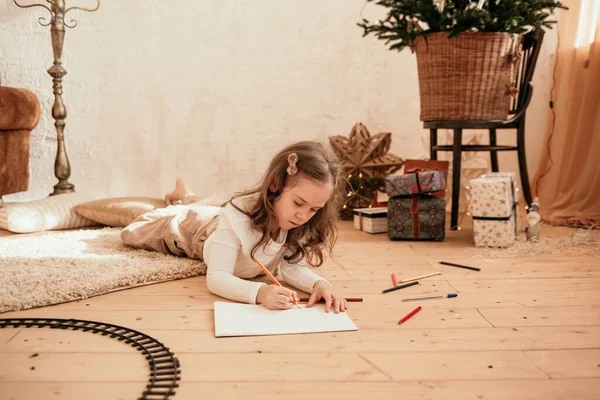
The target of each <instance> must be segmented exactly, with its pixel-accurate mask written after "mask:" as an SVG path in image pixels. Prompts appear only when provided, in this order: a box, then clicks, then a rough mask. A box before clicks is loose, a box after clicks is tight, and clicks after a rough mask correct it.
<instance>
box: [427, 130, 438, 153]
mask: <svg viewBox="0 0 600 400" xmlns="http://www.w3.org/2000/svg"><path fill="white" fill-rule="evenodd" d="M435 146H437V129H430V130H429V159H431V160H437V150H434V149H433V148H434V147H435Z"/></svg>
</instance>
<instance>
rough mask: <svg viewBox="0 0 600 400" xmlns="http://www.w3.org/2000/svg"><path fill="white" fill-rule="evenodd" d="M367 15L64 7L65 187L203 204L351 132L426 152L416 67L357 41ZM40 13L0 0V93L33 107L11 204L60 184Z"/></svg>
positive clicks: (350, 5) (226, 3)
mask: <svg viewBox="0 0 600 400" xmlns="http://www.w3.org/2000/svg"><path fill="white" fill-rule="evenodd" d="M20 1H21V2H23V3H24V2H25V0H20ZM38 1H40V0H38ZM41 2H42V3H45V2H44V1H41ZM67 3H68V5H88V6H90V5H93V4H94V0H79V1H74V0H67ZM363 6H364V1H363V0H326V1H325V0H285V1H278V0H257V1H242V0H238V1H234V0H203V1H198V0H194V1H192V0H169V1H157V0H145V1H115V0H104V1H103V2H102V6H101V8H100V10H98V11H97V12H95V13H83V12H79V11H73V12H72V13H71V14H70V17H72V18H76V19H77V20H78V22H79V25H78V26H77V27H76V28H75V29H69V30H67V35H66V42H65V48H64V56H63V63H64V66H65V68H66V69H67V71H68V74H67V75H66V77H65V79H64V101H65V104H66V106H67V111H68V117H67V120H66V122H67V125H66V142H67V152H68V155H69V157H70V160H71V166H72V175H71V179H70V181H71V182H72V183H74V184H75V185H76V188H77V190H78V191H80V192H87V193H90V194H91V195H93V196H96V197H100V196H123V195H148V196H162V194H163V193H164V192H165V191H166V190H168V189H171V187H172V186H173V183H174V180H175V178H176V177H178V176H182V177H184V178H186V179H187V180H188V181H189V183H191V184H192V186H193V187H194V188H195V189H196V192H198V193H199V194H209V193H211V192H217V193H220V194H221V195H228V194H230V193H232V192H233V191H235V190H237V189H241V188H243V187H244V186H245V185H249V184H251V183H254V182H255V181H256V180H257V179H258V178H259V176H260V175H261V174H262V172H263V170H264V168H265V166H266V164H267V162H268V159H269V157H270V156H271V155H272V154H273V153H274V152H275V151H277V150H278V149H279V148H281V147H282V146H283V145H285V144H288V143H289V142H292V141H296V140H301V139H317V140H323V141H326V140H327V137H328V136H329V135H333V134H343V135H346V134H347V133H349V131H350V129H351V127H352V125H353V124H354V123H355V122H358V121H361V122H363V123H365V124H366V125H367V127H368V128H369V129H370V130H371V132H372V133H377V132H380V131H391V132H393V140H392V151H393V152H394V153H395V154H397V155H399V156H401V157H403V158H419V157H423V156H426V155H427V154H428V151H427V145H428V133H427V132H426V131H424V130H423V129H422V128H421V122H420V121H419V98H418V82H417V69H416V60H415V57H414V55H413V54H411V53H410V51H408V50H405V51H403V52H401V53H397V52H390V51H388V50H387V49H386V48H385V47H384V45H383V43H382V42H380V41H378V40H376V39H375V38H373V37H367V38H362V37H361V35H362V31H361V29H360V28H359V27H357V26H356V22H357V21H359V20H360V19H361V9H362V13H363V15H364V16H365V17H368V18H372V17H374V16H378V15H379V12H378V10H377V8H376V6H374V5H373V4H368V5H366V6H365V7H364V9H363ZM40 16H46V11H45V10H43V9H41V8H36V9H20V8H18V7H16V6H15V5H14V4H13V3H12V0H0V72H1V73H2V76H3V84H4V85H7V86H16V87H25V88H29V89H31V90H33V91H34V92H35V93H36V94H37V95H38V96H39V98H40V101H41V103H42V120H41V123H40V125H39V126H38V127H37V128H36V129H35V131H34V132H33V135H32V141H31V179H30V190H29V191H28V192H26V193H23V194H18V195H11V196H6V197H5V200H7V201H11V200H13V201H14V200H28V199H34V198H40V197H44V196H45V195H46V194H48V193H49V192H51V191H52V186H53V185H54V184H55V183H56V179H55V178H54V172H53V165H54V157H55V152H56V138H55V130H54V126H53V120H52V117H51V115H50V108H51V106H52V102H53V95H52V86H51V78H50V76H49V75H48V74H47V73H46V70H47V69H48V67H50V66H51V64H52V50H51V45H50V33H49V27H41V26H39V25H38V23H37V19H38V17H40ZM555 35H556V31H555V30H554V31H550V32H549V34H548V35H547V36H546V41H545V44H544V47H543V50H542V54H541V57H540V61H539V66H538V70H537V73H536V77H535V79H534V83H535V87H536V91H535V96H534V100H533V104H532V106H531V111H530V112H529V115H528V122H527V127H528V130H529V131H528V138H527V146H528V147H527V150H528V153H529V154H528V155H529V160H528V161H529V166H530V173H531V175H533V173H534V172H535V168H536V167H537V164H538V159H539V153H540V149H541V147H542V137H543V132H544V129H545V124H546V108H547V102H548V98H549V92H550V84H551V72H552V71H551V67H552V64H553V55H554V53H555V47H556V37H555ZM509 136H511V137H512V136H513V135H512V134H511V135H509ZM486 160H487V158H486ZM481 162H482V161H479V162H475V163H474V165H475V164H477V165H479V164H480V163H481ZM485 163H486V162H485V161H483V164H485ZM501 169H502V170H515V169H516V154H515V153H511V154H509V155H507V156H504V157H502V158H501Z"/></svg>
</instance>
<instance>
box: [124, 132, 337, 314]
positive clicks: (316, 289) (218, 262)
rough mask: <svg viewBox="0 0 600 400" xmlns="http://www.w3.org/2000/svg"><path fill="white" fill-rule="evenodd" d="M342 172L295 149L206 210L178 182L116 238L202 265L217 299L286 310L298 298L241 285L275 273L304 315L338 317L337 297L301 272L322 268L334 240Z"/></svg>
mask: <svg viewBox="0 0 600 400" xmlns="http://www.w3.org/2000/svg"><path fill="white" fill-rule="evenodd" d="M341 171H342V168H341V165H340V163H339V161H338V159H337V157H336V156H335V154H333V152H331V150H329V149H327V148H326V147H325V146H323V145H322V144H320V143H317V142H299V143H296V144H293V145H290V146H288V147H286V148H285V149H283V150H282V151H280V152H279V153H278V154H276V155H275V157H274V158H273V160H272V161H271V163H270V165H269V168H268V169H267V172H266V173H265V175H264V178H263V180H262V182H261V183H260V184H259V185H258V186H257V187H255V188H254V189H251V190H247V191H245V192H241V193H237V194H236V195H234V196H233V198H231V199H230V200H229V201H228V202H227V203H226V205H225V206H224V207H216V206H210V205H207V201H205V200H202V199H200V198H198V197H197V196H195V195H194V194H193V193H192V192H191V191H190V190H189V188H188V187H187V186H186V184H185V183H184V182H183V180H181V179H178V180H177V183H176V187H175V190H174V191H173V192H171V193H169V194H167V195H166V196H165V201H166V202H167V204H168V207H166V208H161V209H156V210H153V211H150V212H148V213H146V214H143V215H142V216H140V217H138V218H137V219H136V220H134V221H133V222H132V223H131V224H130V225H128V226H127V227H125V228H124V229H123V231H122V232H121V240H122V241H123V243H125V244H127V245H130V246H133V247H137V248H142V249H148V250H157V251H160V252H162V253H167V254H174V255H177V256H187V257H190V258H194V259H199V260H202V261H204V262H205V264H206V266H207V273H206V285H207V287H208V290H209V291H210V292H212V293H214V294H216V295H218V296H221V297H224V298H227V299H230V300H234V301H239V302H244V303H250V304H262V305H264V306H265V307H267V308H269V309H288V308H291V307H292V304H293V303H295V302H297V301H298V297H297V293H296V292H295V291H293V290H289V289H287V288H284V287H280V286H277V285H274V284H273V285H267V284H264V283H261V282H253V281H248V280H246V279H248V278H254V277H256V276H258V275H261V274H263V271H262V269H261V268H260V267H259V266H258V265H257V264H256V263H255V262H254V261H253V258H256V259H258V260H259V261H260V262H261V263H262V264H263V265H265V266H266V268H267V269H268V270H269V271H273V270H275V269H276V268H277V267H280V271H281V274H282V276H283V279H284V280H285V282H286V283H287V284H289V285H291V286H293V287H295V288H297V289H300V290H302V291H304V292H307V293H311V296H310V299H309V301H308V303H307V307H311V306H312V305H314V304H315V303H316V302H317V301H319V300H321V299H324V300H325V310H326V311H327V312H329V310H330V309H331V308H333V310H334V312H336V313H338V312H340V311H342V312H344V311H345V310H346V308H347V303H346V300H345V299H344V298H343V297H340V296H336V295H334V294H333V292H332V289H331V285H330V284H329V282H327V281H326V280H325V279H323V278H321V277H320V276H319V275H317V274H315V273H314V272H312V271H311V270H310V269H309V268H308V267H306V265H305V263H307V264H308V265H311V266H314V267H318V266H320V265H322V264H323V261H324V260H323V259H324V253H325V251H327V252H330V251H331V249H332V247H333V245H334V243H335V241H336V238H337V229H336V226H335V221H336V219H337V215H338V210H339V202H340V195H339V190H340V185H341V179H340V173H341Z"/></svg>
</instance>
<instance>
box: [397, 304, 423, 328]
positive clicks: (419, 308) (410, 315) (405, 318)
mask: <svg viewBox="0 0 600 400" xmlns="http://www.w3.org/2000/svg"><path fill="white" fill-rule="evenodd" d="M419 311H421V306H419V307H417V308H415V309H414V310H412V311H411V312H409V313H408V314H406V316H404V317H402V319H401V320H400V321H398V325H400V324H402V323H404V322H406V321H408V320H409V319H410V318H411V317H412V316H413V315H415V314H416V313H418V312H419Z"/></svg>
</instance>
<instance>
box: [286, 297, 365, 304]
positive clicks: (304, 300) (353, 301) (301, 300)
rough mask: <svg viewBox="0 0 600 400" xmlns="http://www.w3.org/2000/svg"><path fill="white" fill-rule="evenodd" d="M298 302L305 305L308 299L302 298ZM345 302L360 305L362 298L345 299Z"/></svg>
mask: <svg viewBox="0 0 600 400" xmlns="http://www.w3.org/2000/svg"><path fill="white" fill-rule="evenodd" d="M298 301H299V302H301V303H302V302H304V303H306V302H308V297H302V298H300V299H299V300H298ZM319 301H325V300H323V299H321V300H319ZM346 301H347V302H348V303H362V301H363V298H362V297H346Z"/></svg>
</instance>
